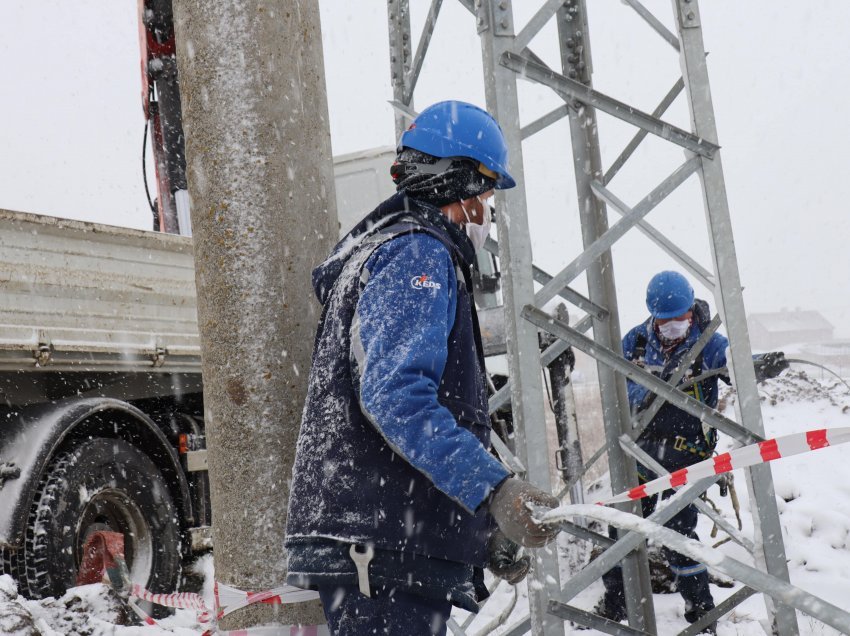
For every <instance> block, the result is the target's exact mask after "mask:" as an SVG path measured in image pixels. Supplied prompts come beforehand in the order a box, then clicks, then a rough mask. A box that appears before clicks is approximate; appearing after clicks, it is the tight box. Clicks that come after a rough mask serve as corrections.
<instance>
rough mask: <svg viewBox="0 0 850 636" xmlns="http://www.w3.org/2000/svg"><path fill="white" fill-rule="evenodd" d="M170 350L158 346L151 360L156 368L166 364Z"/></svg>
mask: <svg viewBox="0 0 850 636" xmlns="http://www.w3.org/2000/svg"><path fill="white" fill-rule="evenodd" d="M167 353H168V352H167V351H166V350H165V348H164V347H157V348H156V350H155V351H154V352H153V353H152V354H151V362H153V366H154V367H155V368H159V367H161V366H162V365H164V364H165V356H166V354H167Z"/></svg>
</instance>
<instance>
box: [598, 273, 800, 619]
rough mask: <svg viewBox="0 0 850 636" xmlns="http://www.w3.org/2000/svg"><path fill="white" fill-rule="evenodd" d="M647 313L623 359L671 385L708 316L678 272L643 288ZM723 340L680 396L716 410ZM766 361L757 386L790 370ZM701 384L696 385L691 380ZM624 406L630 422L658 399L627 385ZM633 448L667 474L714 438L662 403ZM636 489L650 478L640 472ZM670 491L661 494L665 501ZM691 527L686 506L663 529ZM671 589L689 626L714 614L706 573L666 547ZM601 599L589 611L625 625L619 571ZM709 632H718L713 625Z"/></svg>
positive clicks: (780, 361)
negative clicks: (680, 600)
mask: <svg viewBox="0 0 850 636" xmlns="http://www.w3.org/2000/svg"><path fill="white" fill-rule="evenodd" d="M646 308H647V310H648V311H649V318H647V319H646V320H645V321H644V322H643V323H641V324H640V325H638V326H637V327H634V328H633V329H631V330H630V331H629V332H628V333H627V334H626V336H625V337H624V338H623V355H624V356H625V358H626V359H627V360H631V361H632V362H634V363H636V364H638V365H639V366H641V367H643V368H644V369H645V370H647V371H649V372H651V373H652V374H653V375H656V376H658V377H659V378H661V379H662V380H664V381H669V379H670V377H671V376H672V375H673V372H674V371H675V370H676V369H677V368H678V366H679V364H680V362H681V361H682V359H683V358H684V357H685V356H686V355H687V353H688V351H689V350H690V349H691V348H692V347H693V346H694V343H696V341H697V339H698V338H699V337H700V335H701V334H702V333H703V332H704V331H705V329H706V328H707V326H708V324H709V322H710V321H711V316H710V314H709V307H708V303H707V302H705V301H704V300H699V299H695V298H694V290H693V287H692V286H691V284H690V282H688V280H687V279H686V278H685V277H684V276H683V275H682V274H680V273H679V272H675V271H663V272H659V273H658V274H656V275H655V276H653V277H652V279H651V280H650V281H649V284H648V285H647V288H646ZM728 345H729V341H728V340H727V339H726V337H725V336H723V335H721V334H719V333H716V332H715V333H714V334H713V335H712V336H711V337H710V338H709V340H708V342H707V343H706V345H705V347H704V348H703V349H702V351H701V352H700V353H699V355H697V357H696V359H695V360H694V362H693V363H692V364H691V365H690V367H689V369H688V370H687V372H686V373H685V376H684V377H683V378H682V380H681V381H680V382H679V388H680V390H682V391H684V392H685V393H687V394H688V395H690V396H691V397H693V398H694V399H696V400H698V401H700V402H702V403H704V404H706V405H707V406H710V407H712V408H715V407H716V406H717V400H718V380H719V379H723V380H724V381H725V382H726V383H727V384H728V383H729V378H728V375H727V373H726V348H727V347H728ZM765 356H771V358H770V361H769V362H770V363H769V364H761V363H760V361H762V359H763V358H764V356H759V357H758V360H757V361H756V368H757V378H758V379H759V380H763V379H767V378H769V377H775V376H776V375H778V374H779V373H780V372H781V371H782V370H784V369H785V368H787V367H788V363H787V362H786V361H785V359H784V356H783V354H782V353H781V352H775V353H772V354H765ZM698 377H702V378H703V379H701V380H700V381H698V382H693V381H692V379H696V378H698ZM627 387H628V396H629V404H630V406H631V408H632V413H633V415H635V416H636V417H639V416H640V414H641V413H642V412H643V411H645V410H646V409H647V408H649V406H650V405H651V404H652V402H653V401H654V400H655V399H656V396H655V394H654V393H652V392H650V391H649V390H648V389H647V388H645V387H643V386H641V385H640V384H637V383H636V382H632V381H631V380H628V381H627ZM637 443H638V445H639V446H640V447H641V448H642V449H643V450H644V451H645V452H646V453H647V454H648V455H650V456H651V457H652V458H653V459H655V460H656V461H657V462H658V463H659V464H661V465H662V466H663V467H664V468H665V469H666V470H667V471H668V472H671V473H672V472H674V471H676V470H679V469H680V468H684V467H686V466H690V465H691V464H694V463H696V462H699V461H702V460H704V459H706V458H708V457H709V456H711V454H712V452H713V451H714V448H715V446H716V444H717V431H716V430H715V429H713V428H709V427H707V426H704V425H703V423H702V422H701V421H700V419H699V418H698V417H696V416H694V415H691V414H689V413H686V412H685V411H683V410H681V409H679V408H677V407H675V406H673V405H672V404H670V403H665V404H664V405H663V406H662V407H661V408H660V409H659V410H658V412H657V413H656V414H655V416H654V417H653V418H652V420H651V421H650V422H649V423H648V424H647V425H646V428H645V429H644V430H643V432H642V433H641V434H640V436H639V437H638V439H637ZM638 474H639V477H640V479H641V481H642V482H645V481H650V480H652V479H655V478H656V476H657V475H655V474H654V473H653V472H652V471H650V470H649V469H647V468H646V467H644V466H638ZM672 492H673V491H667V492H665V493H664V495H663V496H664V497H665V498H666V497H668V496H670V495H671V494H672ZM641 502H642V504H643V515H644V516H645V517H646V516H649V515H650V514H651V513H652V511H653V510H654V509H655V505H656V502H657V496H655V497H649V498H645V499H643V500H642V501H641ZM696 525H697V509H696V507H695V506H694V505H690V506H688V507H686V508H685V509H683V510H682V511H681V512H679V513H678V514H676V515H675V516H674V517H673V518H672V519H670V521H668V522H667V523H666V524H665V526H666V527H668V528H671V529H673V530H676V531H677V532H680V533H681V534H684V535H685V536H688V537H690V538H692V539H698V537H697V535H696V532H695V531H694V530H695V528H696ZM662 553H663V555H664V557H665V559H666V560H667V564H668V565H669V568H670V573H671V575H672V578H673V580H674V581H675V586H676V588H677V589H678V591H679V593H680V594H681V595H682V598H683V599H684V600H685V619H686V620H687V621H688V622H691V623H693V622H695V621H697V620H698V619H699V618H701V617H702V616H703V615H704V614H705V613H706V612H708V611H710V610H711V609H712V608H714V599H713V598H712V595H711V590H710V589H709V578H708V571H707V569H706V567H705V565H703V564H702V563H698V562H696V561H694V560H693V559H690V558H689V557H685V556H683V555H681V554H678V553H677V552H673V551H672V550H668V549H666V548H664V549H663V550H662ZM603 582H604V584H605V594H604V596H603V597H602V599H601V600H600V601H599V603H598V604H597V606H596V608H595V611H596V612H597V613H598V614H600V615H602V616H604V617H606V618H610V619H612V620H617V621H620V620H624V619H625V618H626V608H625V597H624V594H623V579H622V573H621V571H620V568H619V567H618V568H615V569H612V570H610V571H609V572H608V573H607V574H605V575H604V576H603ZM707 631H709V632H711V633H716V624H714V623H712V624H711V625H709V627H708V628H707Z"/></svg>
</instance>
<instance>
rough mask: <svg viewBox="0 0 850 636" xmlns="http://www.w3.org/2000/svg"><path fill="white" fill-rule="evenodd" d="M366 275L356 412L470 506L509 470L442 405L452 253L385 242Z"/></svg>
mask: <svg viewBox="0 0 850 636" xmlns="http://www.w3.org/2000/svg"><path fill="white" fill-rule="evenodd" d="M366 271H367V272H368V280H367V282H366V285H365V287H364V288H363V291H362V292H361V295H360V301H359V303H358V307H357V313H356V316H355V320H354V324H353V325H352V352H353V354H354V358H355V361H356V364H357V369H356V370H355V376H358V375H359V399H360V405H361V408H362V409H363V412H364V414H365V415H366V417H367V418H368V419H369V421H370V422H371V423H372V424H373V425H374V426H375V428H376V429H377V430H378V432H379V433H380V434H381V435H382V436H383V438H384V439H385V440H386V441H387V443H388V444H389V445H390V447H391V448H392V449H393V450H394V451H395V452H396V453H397V454H399V455H400V456H401V457H403V458H404V459H405V460H406V461H407V462H409V463H410V464H411V465H412V466H414V467H415V468H416V469H417V470H418V471H420V472H421V473H423V474H424V475H425V476H426V477H428V479H429V480H430V481H431V482H432V483H433V484H434V485H435V486H436V487H437V488H439V489H440V490H441V491H442V492H443V493H445V494H446V495H448V496H449V497H451V498H452V499H454V500H455V501H457V502H458V503H460V504H461V505H462V506H463V507H464V508H466V509H467V510H469V511H473V510H475V509H476V508H477V507H478V506H479V505H480V504H481V502H482V501H483V500H484V498H485V497H486V496H487V495H488V494H489V493H490V492H491V491H492V490H493V489H494V488H495V487H496V486H497V485H498V484H499V483H500V482H501V481H502V480H503V479H504V478H505V477H506V476H507V474H508V473H507V471H506V470H505V468H504V467H503V466H502V465H501V464H500V463H499V462H498V461H497V460H496V459H495V458H494V457H493V456H492V455H491V454H490V453H489V452H488V451H487V450H486V449H485V448H484V446H482V445H481V443H480V442H479V441H478V439H476V437H475V436H474V435H473V434H472V433H471V432H470V431H469V430H467V429H465V428H462V427H460V426H458V425H457V422H456V421H455V418H454V416H453V415H452V413H451V412H450V411H449V410H448V409H447V408H446V407H445V406H443V405H442V404H440V402H439V401H438V388H439V386H440V380H441V378H442V376H443V372H444V370H445V366H446V358H447V354H448V343H449V340H450V332H451V329H452V326H453V324H454V322H455V312H456V310H457V294H456V289H457V275H456V273H455V266H454V263H453V262H452V259H451V256H450V254H449V252H448V250H447V249H446V248H445V246H444V245H443V244H442V243H441V242H440V241H439V240H438V239H436V238H434V237H432V236H430V235H428V234H423V233H417V234H410V235H406V236H401V237H398V238H396V239H394V240H392V241H389V242H387V243H384V244H383V245H381V247H379V248H378V249H377V250H376V251H375V253H374V254H373V255H372V256H371V258H370V259H369V261H368V262H367V263H366ZM357 371H359V374H358V373H357ZM443 397H444V398H449V399H450V398H451V397H452V396H449V395H444V396H443ZM478 415H479V416H480V415H481V414H478ZM485 415H486V414H485Z"/></svg>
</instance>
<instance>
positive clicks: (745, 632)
mask: <svg viewBox="0 0 850 636" xmlns="http://www.w3.org/2000/svg"><path fill="white" fill-rule="evenodd" d="M760 393H761V396H762V413H763V415H764V425H765V429H766V432H767V436H768V437H774V436H779V435H788V434H791V433H796V432H803V431H806V430H811V429H817V428H831V427H841V426H850V390H848V389H847V387H845V386H844V385H842V384H840V383H839V382H837V381H829V380H816V379H812V378H811V377H809V376H807V375H806V374H805V373H801V372H798V371H791V372H786V374H785V375H784V376H782V377H780V378H777V379H775V380H771V381H769V382H767V383H765V384H764V385H761V387H760ZM734 399H735V396H734V394H728V393H727V395H726V399H725V402H726V404H725V414H726V415H727V416H729V417H732V418H734V407H733V401H734ZM731 447H732V444H731V442H730V440H729V439H728V438H725V437H723V436H721V442H720V447H719V450H728V449H729V448H731ZM848 456H850V448H842V447H833V448H825V449H821V450H818V451H815V452H813V453H807V454H804V455H800V456H796V457H790V458H788V459H783V460H780V461H777V462H774V463H773V465H772V471H773V478H774V485H775V489H776V495H777V502H778V506H779V512H780V522H781V524H782V529H783V533H784V536H785V549H786V553H787V557H788V566H789V569H790V571H791V582H792V583H793V584H794V585H797V586H799V587H801V588H803V589H805V590H807V591H809V592H811V593H813V594H815V595H817V596H820V597H822V598H824V599H826V600H827V601H830V602H831V603H833V604H835V605H837V606H839V607H842V608H848V607H850V603H848V600H847V599H850V466H848V462H847V460H846V457H848ZM734 475H735V489H736V492H737V494H738V497H739V499H740V506H741V519H742V522H743V531H744V533H745V534H747V535H748V536H752V532H753V527H752V526H753V524H752V519H751V518H750V514H749V510H750V498H749V493H748V492H747V487H746V483H745V479H744V475H743V473H742V472H741V471H736V472H735V473H734ZM609 492H610V488H609V487H608V485H607V482H606V481H605V480H604V479H603V480H600V482H599V483H597V484H594V485H593V489H592V492H590V493H588V501H597V500H599V499H601V498H603V497H605V496H606V494H607V493H609ZM708 496H709V498H710V499H711V500H712V501H713V502H714V503H715V504H716V505H717V506H718V507H719V508H720V509H721V511H722V512H723V514H724V515H725V516H726V518H727V519H728V520H730V521H731V522H732V523H733V524H736V523H737V522H736V519H735V514H734V511H733V508H732V503H731V500H730V497H720V496H719V494H718V489H717V487H712V488H711V489H709V491H708ZM712 525H713V524H712V522H711V521H710V520H709V519H708V518H706V517H704V516H701V517H700V523H699V527H698V529H697V531H698V533H699V535H700V538H701V539H702V541H703V542H704V543H707V544H709V545H714V544H715V543H717V542H718V541H721V540H722V539H723V538H724V536H725V535H724V533H723V532H722V531H721V532H719V533H718V535H717V536H716V537H715V538H712V537H711V536H710V535H711V531H712ZM720 549H721V550H722V551H723V552H724V553H726V554H728V555H730V556H732V557H734V558H736V559H739V560H741V561H744V562H746V563H752V559H751V558H750V556H749V555H748V554H747V553H746V551H745V550H744V549H743V548H740V547H739V546H737V545H736V544H734V543H732V542H727V543H724V544H723V545H721V546H720ZM559 550H560V552H561V555H562V557H563V558H562V581H564V580H566V578H567V577H568V576H569V573H570V572H571V571H575V570H577V569H578V568H580V567H581V566H582V565H584V564H585V563H586V562H587V561H588V558H589V548H588V547H587V545H585V544H581V543H576V542H573V541H571V540H570V539H568V538H567V537H566V536H563V535H562V537H561V538H560V540H559ZM199 567H200V568H201V569H202V570H203V571H204V572H205V573H206V574H207V582H206V586H205V590H204V594H205V596H206V597H207V598H208V599H209V598H210V597H211V589H210V587H211V585H212V576H211V571H212V562H211V559H209V558H205V559H203V560H202V561H201V563H200V564H199ZM492 583H493V582H492V581H491V584H492ZM739 588H740V586H739V585H736V586H735V587H734V588H720V587H716V586H712V592H713V594H714V598H715V602H720V601H722V600H723V599H725V598H726V597H728V596H730V595H731V594H732V593H734V592H735V591H736V590H737V589H739ZM601 594H602V584H601V583H600V582H597V583H595V584H594V585H592V586H591V587H590V588H588V589H586V590H584V591H583V592H582V593H581V594H579V595H578V596H577V597H576V598H575V599H573V601H572V604H574V605H575V606H576V607H580V608H583V609H590V608H592V607H593V605H594V604H595V603H596V601H597V599H598V598H599V596H600V595H601ZM493 596H494V598H493V600H492V602H490V603H488V604H487V605H486V606H485V607H484V609H483V610H482V612H481V613H480V614H479V615H478V616H477V617H475V618H474V620H473V621H471V623H470V624H469V625H468V627H467V628H466V629H467V631H468V633H469V634H470V636H473V635H474V636H485V635H486V634H493V635H494V636H497V635H498V634H500V633H503V632H505V631H506V628H507V627H508V626H510V625H512V624H513V623H514V622H516V621H517V620H519V619H520V618H522V617H523V616H524V615H526V613H527V611H528V590H527V586H526V585H525V584H524V583H523V584H521V585H519V586H517V587H516V588H511V587H510V586H508V585H505V584H502V585H499V586H498V587H497V588H496V589H495V592H494V595H493ZM762 599H763V597H762V596H761V595H755V596H753V597H751V598H749V599H748V600H747V601H745V602H744V603H743V604H741V605H740V606H738V608H736V609H735V610H734V611H733V612H732V613H730V614H729V615H727V617H726V618H725V619H723V620H721V621H720V623H719V625H718V634H719V636H733V635H734V636H761V635H762V634H764V633H765V631H764V628H763V626H762V624H763V622H764V621H765V619H766V612H765V607H764V602H763V600H762ZM653 602H654V604H655V610H656V615H657V623H658V633H659V634H662V635H667V634H675V633H677V632H679V631H681V630H682V629H684V628H685V627H686V626H687V623H686V622H685V619H684V618H683V601H682V599H681V597H680V596H679V595H678V594H656V595H654V598H653ZM127 618H128V617H127V615H126V613H125V612H124V610H123V608H122V606H121V603H120V602H119V601H118V600H117V599H115V598H114V597H113V596H112V595H111V593H110V592H109V590H107V589H106V588H104V586H102V585H89V586H83V587H79V588H74V589H73V590H70V591H69V592H68V593H67V594H66V595H65V596H63V597H62V598H59V599H46V600H43V601H28V600H25V599H22V598H21V597H19V596H18V595H17V592H16V590H15V586H14V582H13V581H12V579H11V578H9V577H8V576H3V577H0V634H4V635H5V634H9V635H14V636H60V635H62V636H71V635H77V634H79V635H82V636H106V635H109V636H164V635H165V634H176V635H177V636H189V635H197V634H200V633H201V631H203V630H202V628H201V626H200V625H199V624H198V623H197V621H196V617H195V614H194V612H191V611H189V610H178V611H177V613H176V614H175V615H174V616H173V617H170V618H167V619H163V620H162V621H160V623H161V625H162V628H156V627H141V626H133V625H129V624H128V623H129V621H128V620H127ZM454 618H455V619H456V620H457V621H458V623H463V622H464V621H465V620H466V619H467V618H468V615H466V614H465V613H464V612H461V611H458V612H456V614H455V616H454ZM798 620H799V626H800V633H801V634H817V635H823V636H833V635H834V634H837V633H838V632H836V631H835V630H834V629H832V628H830V627H827V626H825V625H823V624H821V623H819V622H817V621H815V620H813V619H811V618H809V617H807V616H805V615H803V614H799V613H798ZM578 633H580V634H582V635H586V636H594V635H596V634H599V633H600V632H596V631H593V630H587V631H581V632H578Z"/></svg>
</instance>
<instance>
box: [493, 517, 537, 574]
mask: <svg viewBox="0 0 850 636" xmlns="http://www.w3.org/2000/svg"><path fill="white" fill-rule="evenodd" d="M520 550H521V548H520V547H519V545H517V544H516V543H514V542H513V541H511V540H510V539H508V538H507V537H506V536H505V533H504V532H502V531H501V530H499V529H496V530H495V531H494V532H493V534H491V535H490V540H489V541H488V542H487V554H488V561H487V569H489V570H490V571H491V572H492V573H493V575H494V576H498V577H499V578H500V579H503V580H505V581H507V582H508V583H510V584H511V585H516V584H517V583H519V582H520V581H522V580H523V579H524V578H525V577H526V575H527V574H528V570H529V569H530V568H531V557H530V556H528V555H524V556H521V555H520Z"/></svg>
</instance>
